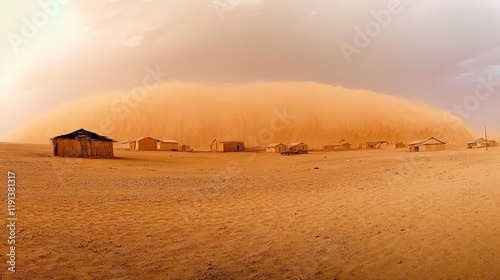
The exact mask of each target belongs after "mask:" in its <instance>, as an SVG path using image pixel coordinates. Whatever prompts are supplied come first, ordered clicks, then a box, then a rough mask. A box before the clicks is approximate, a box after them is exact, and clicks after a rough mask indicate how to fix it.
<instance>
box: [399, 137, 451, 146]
mask: <svg viewBox="0 0 500 280" xmlns="http://www.w3.org/2000/svg"><path fill="white" fill-rule="evenodd" d="M433 144H446V143H445V142H444V141H441V140H438V139H436V138H434V137H431V138H427V139H422V140H415V141H413V142H411V143H410V144H408V146H423V145H433Z"/></svg>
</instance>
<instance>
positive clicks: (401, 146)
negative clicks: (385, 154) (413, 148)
mask: <svg viewBox="0 0 500 280" xmlns="http://www.w3.org/2000/svg"><path fill="white" fill-rule="evenodd" d="M405 148H406V145H405V144H403V143H396V149H405Z"/></svg>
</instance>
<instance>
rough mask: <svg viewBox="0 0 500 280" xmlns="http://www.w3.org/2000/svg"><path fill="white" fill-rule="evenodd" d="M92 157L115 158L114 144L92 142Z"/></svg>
mask: <svg viewBox="0 0 500 280" xmlns="http://www.w3.org/2000/svg"><path fill="white" fill-rule="evenodd" d="M90 151H91V153H90V156H91V157H94V158H114V157H115V155H114V153H113V142H103V141H90Z"/></svg>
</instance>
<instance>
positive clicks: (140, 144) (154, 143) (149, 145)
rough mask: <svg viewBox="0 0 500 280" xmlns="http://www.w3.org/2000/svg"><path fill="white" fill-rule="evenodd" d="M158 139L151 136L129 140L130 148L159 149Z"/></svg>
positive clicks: (138, 149) (137, 149)
mask: <svg viewBox="0 0 500 280" xmlns="http://www.w3.org/2000/svg"><path fill="white" fill-rule="evenodd" d="M158 141H159V140H158V139H154V138H151V137H148V136H146V137H141V138H137V139H135V140H130V141H129V150H131V151H156V150H158Z"/></svg>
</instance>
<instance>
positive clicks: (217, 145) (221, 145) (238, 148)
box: [210, 139, 245, 153]
mask: <svg viewBox="0 0 500 280" xmlns="http://www.w3.org/2000/svg"><path fill="white" fill-rule="evenodd" d="M210 150H211V151H212V152H221V153H227V152H244V151H245V142H244V141H227V140H217V139H215V140H214V141H213V142H212V145H210Z"/></svg>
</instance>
